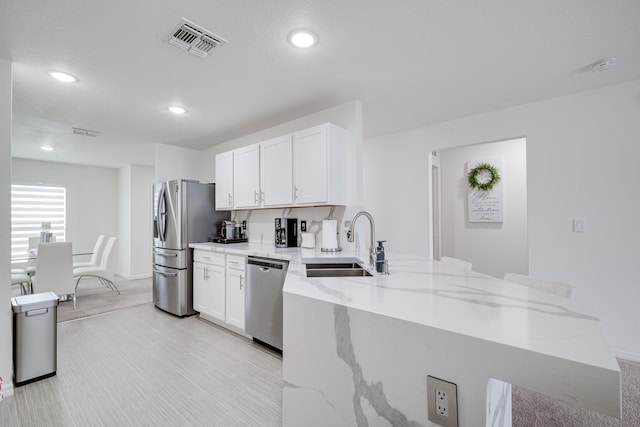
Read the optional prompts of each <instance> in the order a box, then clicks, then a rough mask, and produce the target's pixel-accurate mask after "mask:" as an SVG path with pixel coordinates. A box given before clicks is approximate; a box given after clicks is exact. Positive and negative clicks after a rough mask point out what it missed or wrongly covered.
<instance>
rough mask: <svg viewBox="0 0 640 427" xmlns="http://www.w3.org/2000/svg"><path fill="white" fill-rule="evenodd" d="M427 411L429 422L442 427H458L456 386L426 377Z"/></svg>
mask: <svg viewBox="0 0 640 427" xmlns="http://www.w3.org/2000/svg"><path fill="white" fill-rule="evenodd" d="M427 409H428V413H429V421H431V422H434V423H436V424H438V425H440V426H443V427H458V394H457V386H456V385H455V384H454V383H451V382H449V381H445V380H441V379H439V378H436V377H432V376H430V375H427Z"/></svg>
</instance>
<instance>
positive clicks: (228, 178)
mask: <svg viewBox="0 0 640 427" xmlns="http://www.w3.org/2000/svg"><path fill="white" fill-rule="evenodd" d="M232 207H233V152H232V151H228V152H226V153H220V154H218V155H216V209H225V208H226V209H230V208H232Z"/></svg>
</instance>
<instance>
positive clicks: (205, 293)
mask: <svg viewBox="0 0 640 427" xmlns="http://www.w3.org/2000/svg"><path fill="white" fill-rule="evenodd" d="M211 298H212V289H211V285H210V283H209V282H208V279H207V265H206V264H202V263H199V262H194V263H193V308H194V310H196V311H199V312H200V313H205V314H209V311H210V305H211Z"/></svg>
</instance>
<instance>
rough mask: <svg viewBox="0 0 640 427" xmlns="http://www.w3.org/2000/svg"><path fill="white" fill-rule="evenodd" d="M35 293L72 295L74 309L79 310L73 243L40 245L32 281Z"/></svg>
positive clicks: (60, 295)
mask: <svg viewBox="0 0 640 427" xmlns="http://www.w3.org/2000/svg"><path fill="white" fill-rule="evenodd" d="M31 280H32V283H33V290H34V292H38V293H40V292H49V291H51V292H53V293H55V294H56V295H58V296H59V297H62V296H68V295H70V296H71V297H72V298H73V309H74V310H75V309H76V308H77V304H76V291H75V286H74V283H73V260H72V255H71V243H70V242H60V243H40V244H39V245H38V258H37V260H36V274H35V276H34V277H33V278H32V279H31Z"/></svg>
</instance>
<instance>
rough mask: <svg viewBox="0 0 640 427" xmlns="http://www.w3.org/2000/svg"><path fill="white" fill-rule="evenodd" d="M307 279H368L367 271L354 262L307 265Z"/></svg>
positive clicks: (369, 274)
mask: <svg viewBox="0 0 640 427" xmlns="http://www.w3.org/2000/svg"><path fill="white" fill-rule="evenodd" d="M306 267H307V277H368V276H371V273H369V272H368V271H367V270H365V269H364V268H363V267H362V266H360V265H359V264H357V263H354V262H348V263H335V262H334V263H319V264H306Z"/></svg>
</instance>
